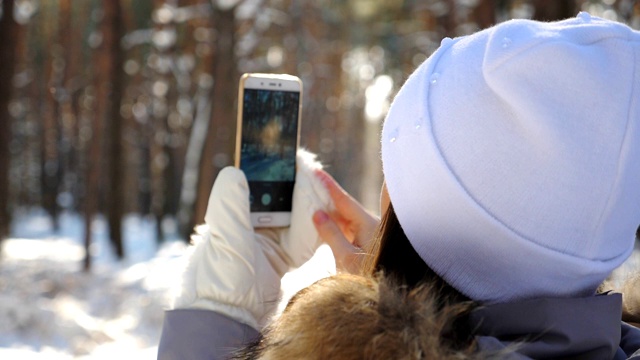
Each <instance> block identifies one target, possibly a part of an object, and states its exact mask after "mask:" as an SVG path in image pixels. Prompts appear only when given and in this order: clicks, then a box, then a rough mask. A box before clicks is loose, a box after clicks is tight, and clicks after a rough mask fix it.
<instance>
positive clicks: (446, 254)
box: [160, 13, 640, 359]
mask: <svg viewBox="0 0 640 360" xmlns="http://www.w3.org/2000/svg"><path fill="white" fill-rule="evenodd" d="M638 59H640V34H639V33H638V32H636V31H633V30H631V29H630V28H628V27H627V26H625V25H622V24H619V23H615V22H611V21H606V20H603V19H599V18H595V17H591V16H589V14H586V13H581V14H579V15H578V17H577V18H575V19H569V20H565V21H561V22H553V23H541V22H535V21H528V20H513V21H509V22H506V23H503V24H499V25H497V26H495V27H493V28H490V29H486V30H483V31H481V32H478V33H476V34H473V35H470V36H466V37H461V38H456V39H445V40H443V43H442V45H441V47H440V48H439V49H438V50H437V51H436V52H435V53H434V54H432V55H431V56H430V57H429V59H427V60H426V61H425V63H423V64H422V65H421V66H420V67H419V68H418V69H417V70H416V71H415V72H414V74H412V75H411V77H410V78H409V79H408V80H407V82H406V83H405V84H404V85H403V87H402V89H401V90H400V92H399V93H398V95H397V96H396V98H395V99H394V102H393V104H392V106H391V109H390V111H389V114H388V116H387V118H386V120H385V124H384V128H383V131H382V162H383V171H384V176H385V184H386V186H385V188H384V189H383V195H382V197H381V198H382V201H381V203H382V207H383V213H384V214H385V215H384V219H383V222H382V225H381V231H380V232H379V236H377V237H376V238H375V239H374V241H373V242H371V243H370V241H369V239H370V236H371V232H372V229H373V228H374V227H375V224H376V222H377V221H376V219H375V218H373V217H371V216H369V215H367V214H366V212H364V210H362V208H361V207H360V206H359V205H358V204H357V203H356V202H355V201H353V200H352V199H351V198H350V197H349V196H348V195H346V194H345V193H343V192H342V191H341V189H339V187H338V186H337V184H335V182H333V181H332V180H331V179H330V178H329V177H328V176H327V175H326V174H324V173H322V172H317V176H316V177H314V176H313V175H309V176H306V177H305V176H302V177H300V176H299V177H298V178H299V179H311V180H308V183H314V181H315V180H313V179H318V178H319V179H320V180H321V181H322V182H323V183H324V186H325V188H326V189H327V190H328V193H329V196H330V198H331V199H332V201H333V206H334V209H333V210H330V209H328V208H327V207H326V206H318V204H320V203H322V201H309V198H311V197H309V196H299V197H298V199H300V200H296V199H295V197H296V195H294V211H293V212H294V216H296V215H295V214H303V215H299V216H300V219H301V222H300V223H298V222H297V221H295V220H292V227H291V229H290V230H279V231H284V232H278V231H271V232H270V233H269V234H266V233H254V231H253V229H251V227H250V225H247V221H245V220H243V219H246V218H247V217H248V205H246V204H245V203H246V202H247V201H246V200H244V199H245V198H246V197H247V196H246V192H243V191H244V190H243V189H245V188H246V181H244V177H243V175H242V174H241V173H240V174H238V171H236V170H234V169H229V170H228V171H226V172H225V171H223V173H222V174H221V177H220V178H219V179H218V180H216V185H214V189H213V190H212V196H211V199H210V204H209V206H210V209H209V210H210V212H209V211H208V215H207V216H208V217H207V224H208V225H209V232H208V234H209V235H208V236H209V239H208V240H209V241H207V242H206V244H207V245H205V246H200V247H199V248H205V249H206V250H203V251H200V252H199V253H204V255H201V256H200V257H194V258H193V259H192V261H191V262H190V266H192V267H193V268H196V269H195V270H194V272H195V273H196V274H198V275H199V279H200V280H197V281H195V283H196V285H195V290H194V291H192V296H186V297H185V296H183V298H187V299H189V301H183V302H182V303H180V302H179V305H180V306H178V308H180V307H182V308H190V309H194V308H201V309H206V310H208V312H205V313H206V314H210V313H211V310H213V311H214V312H215V313H216V314H225V315H226V316H227V317H228V319H227V320H230V321H226V320H224V321H226V323H227V324H229V323H232V324H236V325H237V323H238V322H240V323H244V324H247V325H249V327H250V328H252V329H262V326H263V325H264V324H265V323H266V321H265V319H266V316H268V314H269V313H270V312H271V309H269V304H270V302H269V301H268V300H274V299H275V297H276V296H277V295H276V293H277V291H276V290H277V289H276V288H277V287H276V286H274V285H275V284H279V276H281V275H282V273H283V272H284V271H285V270H286V268H287V266H296V265H299V264H300V263H301V262H303V261H304V260H305V259H306V258H308V257H307V255H308V252H306V253H305V255H304V256H300V253H299V252H297V251H296V250H294V249H293V247H292V246H291V245H292V244H317V236H315V234H314V233H313V232H312V231H311V230H309V227H308V225H307V224H306V223H304V222H305V221H308V219H305V216H306V215H304V214H309V211H310V209H311V208H315V209H317V208H320V209H321V210H319V211H315V212H314V214H313V221H314V225H315V226H316V228H317V232H318V234H320V237H321V238H322V239H323V240H324V241H326V242H327V243H329V245H331V247H332V250H333V252H334V255H335V257H336V262H337V263H338V265H342V266H343V267H345V268H347V269H352V270H353V269H355V268H358V267H359V266H360V265H361V263H363V262H364V263H365V265H364V266H365V275H371V274H373V273H377V272H379V271H382V272H383V273H384V274H386V275H387V276H389V277H390V278H391V279H392V280H391V281H392V283H393V282H398V283H400V285H399V286H400V288H399V289H405V288H406V289H410V290H407V291H404V292H403V291H401V290H397V291H395V293H397V294H399V297H400V299H401V302H402V301H406V302H408V303H411V304H416V303H420V302H421V301H417V302H416V300H415V299H418V298H419V299H422V301H423V302H424V301H426V302H430V303H433V304H434V306H433V307H432V309H433V311H432V313H431V314H432V316H431V318H435V317H437V316H439V315H441V314H443V313H447V314H452V316H448V317H445V320H443V322H442V324H445V325H443V326H442V329H445V330H444V331H440V330H437V329H439V328H438V327H437V326H436V327H435V328H433V329H435V330H433V331H434V332H435V333H436V336H435V337H436V339H437V340H438V341H437V343H438V344H439V345H441V346H443V351H444V353H445V354H449V355H451V354H453V355H452V356H458V355H460V354H462V355H460V356H467V355H468V354H469V351H471V353H472V354H476V355H478V354H479V355H487V356H504V357H511V358H520V359H527V358H580V359H590V358H592V359H626V358H639V357H640V353H637V351H638V349H639V348H640V330H638V329H636V328H633V327H631V326H629V325H627V324H624V323H621V321H620V320H621V317H620V314H621V312H622V297H621V296H620V294H603V295H596V290H597V288H598V286H599V285H600V284H601V283H602V282H603V280H604V279H605V278H606V277H607V276H608V275H609V274H610V273H611V271H612V270H613V269H615V268H616V267H618V266H619V265H620V264H621V263H622V262H623V261H624V260H625V259H627V258H628V256H629V255H630V254H631V252H632V250H633V247H634V234H635V231H636V229H637V226H638V224H639V223H640V216H639V214H640V187H639V186H637V179H638V178H640V68H638V67H637V63H638ZM301 168H302V167H301ZM243 181H244V182H243ZM305 181H306V180H305ZM296 186H298V185H296ZM299 188H302V186H300V187H299ZM311 188H312V189H314V192H313V193H314V194H315V195H316V198H317V199H322V198H325V197H326V196H325V195H323V191H322V189H321V188H320V187H318V186H317V185H314V186H313V187H311ZM316 190H317V191H316ZM298 192H299V193H300V191H298ZM305 199H306V200H305ZM305 201H306V202H305ZM303 203H304V204H306V205H300V204H303ZM296 204H298V205H296ZM391 204H392V205H391ZM296 206H297V209H296V208H295V207H296ZM308 216H309V218H311V215H308ZM303 223H304V225H303ZM303 228H304V229H305V230H304V231H303V230H300V229H303ZM292 234H298V235H300V237H298V236H297V235H296V236H294V237H292V236H291V235H292ZM292 239H295V240H292ZM199 248H198V247H197V248H196V254H198V249H199ZM302 248H306V249H309V248H313V246H307V245H304V246H302ZM363 248H364V249H370V250H369V251H366V252H365V251H363V250H361V249H363ZM231 250H233V251H231ZM364 253H367V254H371V255H370V256H369V255H363V254H364ZM291 259H295V260H293V261H292V260H291ZM204 264H206V266H205V265H204ZM221 264H224V265H221ZM366 264H368V265H366ZM223 267H224V268H226V269H228V271H233V272H232V274H233V276H231V277H229V275H228V274H225V272H224V271H223V270H221V269H222V268H223ZM211 269H213V270H211ZM229 269H230V270H229ZM265 269H266V270H268V271H266V270H265ZM187 278H189V277H187ZM191 278H193V277H191ZM196 278H198V277H196ZM205 279H206V281H205ZM328 281H333V280H328ZM336 281H338V282H340V281H342V280H336ZM372 281H373V285H371V286H369V288H373V289H374V290H375V289H376V287H377V289H378V290H375V291H374V293H375V294H376V295H375V296H377V297H378V299H382V298H381V296H382V294H383V293H382V292H380V291H379V288H380V285H379V283H378V282H377V281H376V280H372ZM386 281H387V280H382V284H386ZM347 282H349V281H347ZM424 283H426V284H427V285H420V284H424ZM238 284H241V285H242V286H240V290H238V288H237V285H238ZM323 284H324V282H321V283H319V284H317V285H314V287H312V288H311V289H312V291H307V292H306V293H307V295H305V293H302V294H301V295H299V296H297V297H296V298H294V301H293V302H292V303H290V304H289V306H288V310H285V312H284V314H283V316H282V317H281V318H280V319H279V320H276V321H275V322H274V324H273V325H272V326H271V327H270V329H277V330H267V331H266V332H265V336H264V338H263V340H262V341H261V342H259V343H258V344H259V345H258V346H257V347H256V349H257V354H255V355H256V356H267V357H271V358H273V356H274V355H269V352H268V351H269V349H273V348H277V347H278V345H279V344H282V341H281V339H282V338H281V337H280V335H281V334H287V331H289V330H291V328H288V327H287V326H284V327H283V326H279V324H286V323H287V321H288V319H289V316H290V315H292V314H295V313H296V312H300V309H299V308H298V305H296V304H299V305H300V306H302V304H305V303H307V304H313V302H312V301H311V302H309V301H308V300H309V299H313V298H314V297H316V296H318V295H313V296H312V295H310V294H314V293H316V291H318V289H320V290H322V289H325V288H326V287H324V285H323ZM403 286H405V287H403ZM383 287H384V286H383ZM392 287H393V286H392ZM365 288H366V286H365ZM425 288H426V289H436V291H433V290H431V291H426V292H424V291H423V290H421V289H425ZM331 289H332V288H331V287H328V290H326V292H327V293H329V294H331ZM412 291H415V292H412ZM323 292H324V291H320V293H323ZM187 293H188V292H187ZM417 293H420V294H423V293H426V294H427V295H421V296H423V297H420V296H417V295H415V294H417ZM337 294H338V295H339V296H336V297H330V298H333V299H334V300H333V301H330V302H328V304H329V305H327V306H326V307H322V308H324V309H326V308H328V309H331V310H330V312H331V311H333V310H335V311H338V310H337V309H340V307H339V306H337V305H339V304H340V303H341V302H343V301H344V297H343V296H342V295H340V294H342V293H341V292H339V291H338V292H337ZM356 294H359V295H360V299H361V300H362V299H363V298H366V294H367V291H359V292H357V293H356ZM411 294H414V295H411ZM179 299H180V298H179ZM427 299H430V300H427ZM364 303H365V304H367V302H366V301H365V302H364ZM380 303H382V302H381V301H379V302H377V303H374V304H373V305H375V306H374V307H375V308H376V309H378V310H380V308H381V306H379V305H380ZM332 305H333V306H332ZM412 306H413V305H412ZM307 308H309V307H307ZM351 309H352V308H348V309H347V310H346V311H344V309H343V310H341V311H342V314H343V316H342V317H341V318H348V316H349V314H350V313H351V312H350V311H351ZM452 309H453V310H452ZM302 312H305V307H302ZM378 312H379V311H378ZM419 312H420V311H419ZM422 313H424V312H422ZM175 315H176V313H175V312H174V313H173V314H172V315H171V314H169V313H168V314H167V318H166V319H167V321H166V322H165V331H164V335H163V341H162V342H161V346H160V358H162V355H163V354H166V353H167V351H170V350H171V349H173V350H175V349H178V348H179V347H178V346H175V347H172V346H169V345H168V344H169V341H170V340H171V339H174V338H176V337H175V336H173V335H172V334H173V332H172V329H173V328H176V326H175V324H177V323H179V320H176V319H180V318H182V319H184V318H185V317H184V316H182V317H180V316H175ZM416 316H417V315H416ZM410 317H411V316H410ZM427 318H429V316H427ZM213 321H215V322H216V324H217V325H215V326H211V325H210V327H209V328H212V327H213V328H218V329H219V328H221V327H222V326H225V325H220V324H222V323H223V322H224V321H223V320H220V319H217V320H216V319H214V320H213ZM208 323H210V322H208ZM322 323H323V322H320V324H322ZM376 323H378V322H377V321H376ZM190 324H191V323H190ZM190 326H191V325H190ZM234 326H235V325H234ZM318 326H319V325H317V326H316V328H317V327H318ZM326 326H327V327H328V328H330V327H331V326H332V323H328V324H327V325H326ZM232 327H233V326H231V327H226V328H227V329H229V328H232ZM235 328H237V326H236V327H235ZM203 329H206V326H205V327H203ZM304 330H305V328H304V327H303V328H302V329H299V331H296V332H294V333H293V334H291V333H290V332H289V334H291V335H292V336H293V337H285V339H288V340H286V342H289V343H295V339H296V336H297V334H298V333H300V332H301V331H304ZM315 330H316V329H315V328H307V329H306V331H308V332H310V333H313V332H314V331H315ZM416 331H418V332H419V331H421V330H419V329H417V328H414V329H413V330H407V331H406V332H404V333H403V334H405V335H406V336H405V337H403V338H406V339H411V338H412V336H410V334H415V332H416ZM383 333H384V332H383ZM343 334H344V335H343V336H348V335H351V334H350V333H343ZM376 334H378V333H376ZM208 335H209V341H212V340H211V339H212V337H211V336H212V335H211V333H209V334H208ZM256 335H257V332H256V331H253V332H251V331H248V330H247V329H244V330H243V331H241V332H240V333H239V335H237V336H235V337H234V338H235V339H238V338H242V337H253V336H256ZM378 335H379V334H378ZM220 338H221V337H220V336H218V335H216V339H218V340H220ZM365 338H366V336H365ZM419 338H422V337H419ZM274 339H275V340H274ZM278 339H280V340H278ZM375 339H377V337H376V336H374V337H373V338H371V341H375ZM218 340H215V341H216V342H217V343H218V344H220V343H223V341H218ZM315 343H316V344H318V345H317V346H318V347H317V349H316V348H314V349H315V350H314V351H310V352H309V354H308V356H309V357H316V358H322V355H323V353H322V351H323V349H325V350H326V348H329V347H331V346H332V343H331V342H326V343H325V342H323V341H322V338H320V339H316V341H315ZM401 344H404V345H398V346H401V347H402V346H409V344H414V343H411V342H410V341H409V342H403V343H401ZM235 346H237V345H235ZM412 346H413V345H412ZM416 346H417V345H416ZM356 348H357V347H356ZM216 349H217V350H215V351H214V353H215V354H221V350H220V349H221V348H220V347H218V348H216ZM185 351H187V350H185ZM182 354H184V352H182ZM413 354H414V355H415V354H417V355H416V356H418V355H421V354H424V351H423V350H422V349H421V348H418V350H416V352H415V353H413ZM365 356H371V357H375V356H376V354H375V352H374V353H370V352H369V353H366V354H364V353H360V357H365ZM447 356H448V355H447ZM469 356H473V355H469ZM182 358H186V356H183V357H182Z"/></svg>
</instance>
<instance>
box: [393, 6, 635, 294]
mask: <svg viewBox="0 0 640 360" xmlns="http://www.w3.org/2000/svg"><path fill="white" fill-rule="evenodd" d="M382 161H383V168H384V175H385V179H386V183H387V189H388V191H389V195H390V198H391V202H392V203H393V207H394V209H395V211H396V214H397V216H398V219H399V221H400V224H401V225H402V228H403V229H404V232H405V233H406V235H407V237H408V238H409V240H410V242H411V244H412V245H413V247H414V248H415V250H416V251H417V253H418V254H419V255H420V257H421V258H422V259H423V260H424V261H425V262H426V263H427V264H428V265H429V266H430V267H431V268H432V269H433V270H434V271H435V272H437V273H438V274H439V275H440V276H442V277H443V278H444V279H445V280H446V281H447V282H448V283H449V284H451V285H452V286H453V287H454V288H456V289H457V290H459V291H460V292H462V293H463V294H465V295H467V296H469V297H470V298H472V299H474V300H478V301H486V302H506V301H511V300H518V299H525V298H531V297H541V296H552V297H565V296H583V295H585V296H586V295H591V294H593V292H594V290H595V289H596V287H597V286H598V284H600V283H601V282H602V281H603V280H604V279H605V278H606V277H607V275H608V274H609V273H610V272H611V271H612V270H613V269H614V268H616V267H617V266H619V265H620V264H621V263H622V262H623V261H624V260H625V259H627V257H628V256H629V255H630V254H631V252H632V250H633V244H634V237H635V230H636V228H637V227H638V224H640V33H639V32H636V31H633V30H632V29H630V28H629V27H627V26H626V25H623V24H620V23H616V22H611V21H607V20H603V19H600V18H596V17H591V16H590V15H589V14H586V13H581V14H579V15H578V17H577V18H574V19H569V20H565V21H560V22H551V23H543V22H535V21H530V20H512V21H508V22H505V23H502V24H500V25H497V26H495V27H492V28H489V29H486V30H484V31H481V32H478V33H476V34H473V35H470V36H466V37H461V38H456V39H453V40H452V39H445V40H443V43H442V45H441V47H440V48H439V49H438V50H437V51H436V52H435V53H434V54H433V55H432V56H431V57H430V58H429V59H427V60H426V61H425V62H424V63H423V64H422V65H421V66H420V67H419V68H418V69H417V70H416V71H415V72H414V73H413V74H412V75H411V77H410V78H409V79H408V80H407V82H406V83H405V84H404V86H403V87H402V89H400V92H399V93H398V95H397V96H396V98H395V100H394V102H393V105H392V106H391V109H390V110H389V114H388V115H387V119H386V121H385V124H384V129H383V131H382Z"/></svg>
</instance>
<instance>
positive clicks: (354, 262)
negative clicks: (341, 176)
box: [313, 170, 380, 272]
mask: <svg viewBox="0 0 640 360" xmlns="http://www.w3.org/2000/svg"><path fill="white" fill-rule="evenodd" d="M315 174H316V176H318V178H319V179H320V180H321V181H322V183H323V184H324V186H325V187H326V188H327V191H328V192H329V196H330V197H331V200H332V201H333V205H334V207H335V209H334V210H333V211H330V212H328V213H327V212H325V211H322V210H318V211H316V212H315V213H314V214H313V224H314V225H315V227H316V229H317V230H318V234H320V237H321V238H322V240H324V241H325V242H326V243H327V244H329V246H330V247H331V250H332V251H333V256H334V257H335V259H336V267H337V268H338V269H341V270H345V271H348V272H357V271H358V270H359V266H360V264H361V262H362V257H363V256H364V252H363V251H362V248H363V247H365V246H366V245H367V244H368V243H369V241H370V240H371V238H372V236H373V234H374V232H375V229H376V227H377V226H378V223H379V222H380V219H378V218H377V217H376V216H375V215H372V214H371V213H369V212H368V211H367V210H366V209H365V208H364V207H363V206H362V205H361V204H360V203H359V202H358V201H357V200H355V199H354V198H353V197H351V195H349V194H348V193H347V192H346V191H345V190H344V189H343V188H342V187H340V185H338V183H337V182H336V181H335V180H334V179H333V178H332V177H331V175H329V174H328V173H327V172H325V171H323V170H317V171H316V172H315Z"/></svg>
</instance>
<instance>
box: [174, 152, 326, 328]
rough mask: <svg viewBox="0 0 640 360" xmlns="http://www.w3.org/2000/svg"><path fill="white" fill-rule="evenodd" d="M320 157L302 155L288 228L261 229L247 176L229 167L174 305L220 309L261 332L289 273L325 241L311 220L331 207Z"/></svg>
mask: <svg viewBox="0 0 640 360" xmlns="http://www.w3.org/2000/svg"><path fill="white" fill-rule="evenodd" d="M314 159H315V156H314V155H313V154H311V153H308V152H306V151H299V152H298V158H297V165H298V171H297V176H296V185H295V187H294V194H293V210H292V216H291V226H290V227H286V228H269V229H258V230H257V231H254V229H253V227H252V225H251V220H250V217H249V211H250V210H249V209H250V208H249V188H248V184H247V180H246V177H245V175H244V173H243V172H242V171H240V170H239V169H236V168H233V167H227V168H225V169H223V170H222V171H221V172H220V173H219V174H218V177H217V179H216V181H215V183H214V185H213V189H212V190H211V196H210V197H209V204H208V206H207V212H206V215H205V225H203V226H201V227H199V228H198V229H196V230H197V234H196V235H195V236H194V241H195V247H194V248H193V253H192V254H191V257H190V258H189V259H188V263H187V267H186V270H185V273H184V275H183V284H182V287H181V292H180V293H179V294H178V296H177V297H176V298H175V300H174V305H173V307H174V308H177V309H178V308H183V309H184V308H197V309H207V310H213V311H217V312H219V313H221V314H225V315H227V316H229V317H231V318H233V319H235V320H238V321H240V322H243V323H245V324H247V325H250V326H252V327H253V328H255V329H258V330H259V329H261V328H262V326H264V324H265V323H266V321H267V320H268V319H269V317H270V316H271V315H272V314H273V313H274V311H275V309H276V307H277V305H278V300H279V295H280V280H281V278H282V276H283V275H284V274H285V273H286V272H287V271H288V270H289V269H290V268H291V267H298V266H300V265H302V264H303V263H304V262H305V261H307V260H308V259H309V258H311V256H313V254H314V253H315V250H316V249H317V247H318V246H319V245H320V243H321V240H320V238H319V236H318V234H317V232H316V230H315V227H314V226H313V223H312V220H311V218H312V215H313V212H314V211H315V210H317V209H325V210H326V209H327V208H328V204H329V196H328V194H327V193H326V190H325V188H324V186H323V185H322V183H321V182H320V180H319V179H317V177H316V176H315V175H314V174H313V171H314V170H315V169H318V168H320V164H319V163H317V162H315V160H314Z"/></svg>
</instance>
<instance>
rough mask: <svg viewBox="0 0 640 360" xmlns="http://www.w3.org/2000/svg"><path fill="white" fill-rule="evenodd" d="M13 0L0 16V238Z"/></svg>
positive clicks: (4, 215)
mask: <svg viewBox="0 0 640 360" xmlns="http://www.w3.org/2000/svg"><path fill="white" fill-rule="evenodd" d="M13 7H14V1H13V0H4V1H3V2H2V18H1V19H0V79H3V80H2V83H0V241H1V240H2V239H3V238H5V237H6V236H8V235H9V230H10V229H9V228H10V225H11V211H10V210H9V165H10V160H11V159H10V154H9V143H10V142H11V115H10V114H9V101H11V92H12V91H11V90H12V87H13V85H12V81H11V79H12V78H13V71H14V68H15V63H16V51H15V47H16V38H17V32H18V24H17V23H16V21H15V20H14V18H13Z"/></svg>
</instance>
